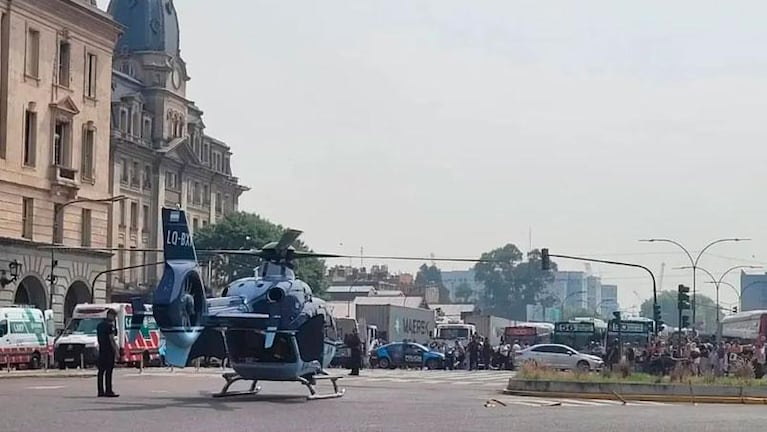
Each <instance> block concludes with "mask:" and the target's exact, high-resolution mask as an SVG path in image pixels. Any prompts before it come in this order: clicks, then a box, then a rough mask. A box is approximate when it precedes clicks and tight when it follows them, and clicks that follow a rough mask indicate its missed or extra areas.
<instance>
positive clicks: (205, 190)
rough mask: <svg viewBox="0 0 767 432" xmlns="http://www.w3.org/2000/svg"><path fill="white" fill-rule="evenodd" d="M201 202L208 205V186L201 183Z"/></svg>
mask: <svg viewBox="0 0 767 432" xmlns="http://www.w3.org/2000/svg"><path fill="white" fill-rule="evenodd" d="M202 203H203V204H204V205H206V206H210V186H208V185H202Z"/></svg>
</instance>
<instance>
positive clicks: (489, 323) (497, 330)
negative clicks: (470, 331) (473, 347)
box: [462, 314, 516, 346]
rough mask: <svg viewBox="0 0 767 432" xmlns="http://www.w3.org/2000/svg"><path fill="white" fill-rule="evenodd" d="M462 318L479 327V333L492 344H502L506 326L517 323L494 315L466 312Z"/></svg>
mask: <svg viewBox="0 0 767 432" xmlns="http://www.w3.org/2000/svg"><path fill="white" fill-rule="evenodd" d="M462 318H463V320H464V321H465V322H466V323H467V324H473V325H474V326H475V327H476V328H477V333H478V334H479V335H480V336H483V337H485V338H487V339H488V340H489V341H490V345H492V346H498V345H500V344H501V339H503V335H504V332H505V331H506V327H512V326H514V325H515V324H516V321H513V320H510V319H507V318H501V317H498V316H493V315H474V314H466V315H464V316H463V317H462Z"/></svg>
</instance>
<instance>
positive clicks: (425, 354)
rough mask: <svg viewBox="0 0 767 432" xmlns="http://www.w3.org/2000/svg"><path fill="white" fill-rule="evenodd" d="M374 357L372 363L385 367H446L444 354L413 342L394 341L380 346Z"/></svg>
mask: <svg viewBox="0 0 767 432" xmlns="http://www.w3.org/2000/svg"><path fill="white" fill-rule="evenodd" d="M372 357H373V358H372V359H371V360H373V361H371V363H374V364H377V365H378V366H379V367H381V368H383V369H389V368H395V367H417V368H421V367H424V366H426V367H427V368H429V369H444V367H445V355H444V354H442V353H440V352H436V351H432V350H430V349H429V348H427V347H425V346H423V345H421V344H417V343H411V342H392V343H390V344H386V345H384V346H381V347H378V348H377V349H376V350H375V351H374V352H373V356H372Z"/></svg>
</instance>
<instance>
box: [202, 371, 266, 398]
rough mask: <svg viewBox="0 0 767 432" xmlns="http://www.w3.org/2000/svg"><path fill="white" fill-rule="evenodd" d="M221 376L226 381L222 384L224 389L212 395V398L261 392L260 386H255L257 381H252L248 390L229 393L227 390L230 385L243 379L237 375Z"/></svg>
mask: <svg viewBox="0 0 767 432" xmlns="http://www.w3.org/2000/svg"><path fill="white" fill-rule="evenodd" d="M221 376H223V377H224V379H225V380H226V384H224V388H222V389H221V391H220V392H218V393H214V394H213V397H214V398H222V397H232V396H245V395H254V394H258V392H260V391H261V386H259V385H256V384H257V383H258V381H256V380H253V382H252V383H251V384H250V390H244V391H235V392H230V391H228V390H229V387H231V386H232V384H234V383H236V382H237V381H243V380H245V378H243V377H241V376H240V375H239V374H237V373H225V374H223V375H221Z"/></svg>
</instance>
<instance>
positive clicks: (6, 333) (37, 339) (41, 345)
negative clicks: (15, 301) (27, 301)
mask: <svg viewBox="0 0 767 432" xmlns="http://www.w3.org/2000/svg"><path fill="white" fill-rule="evenodd" d="M53 337H54V327H53V311H50V310H47V311H45V312H43V311H41V310H40V309H36V308H35V307H33V306H22V305H18V306H9V307H2V308H0V367H2V368H8V367H10V368H16V369H21V368H28V369H39V368H40V367H41V366H42V365H43V364H44V362H47V361H49V360H50V353H51V351H52V346H53Z"/></svg>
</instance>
